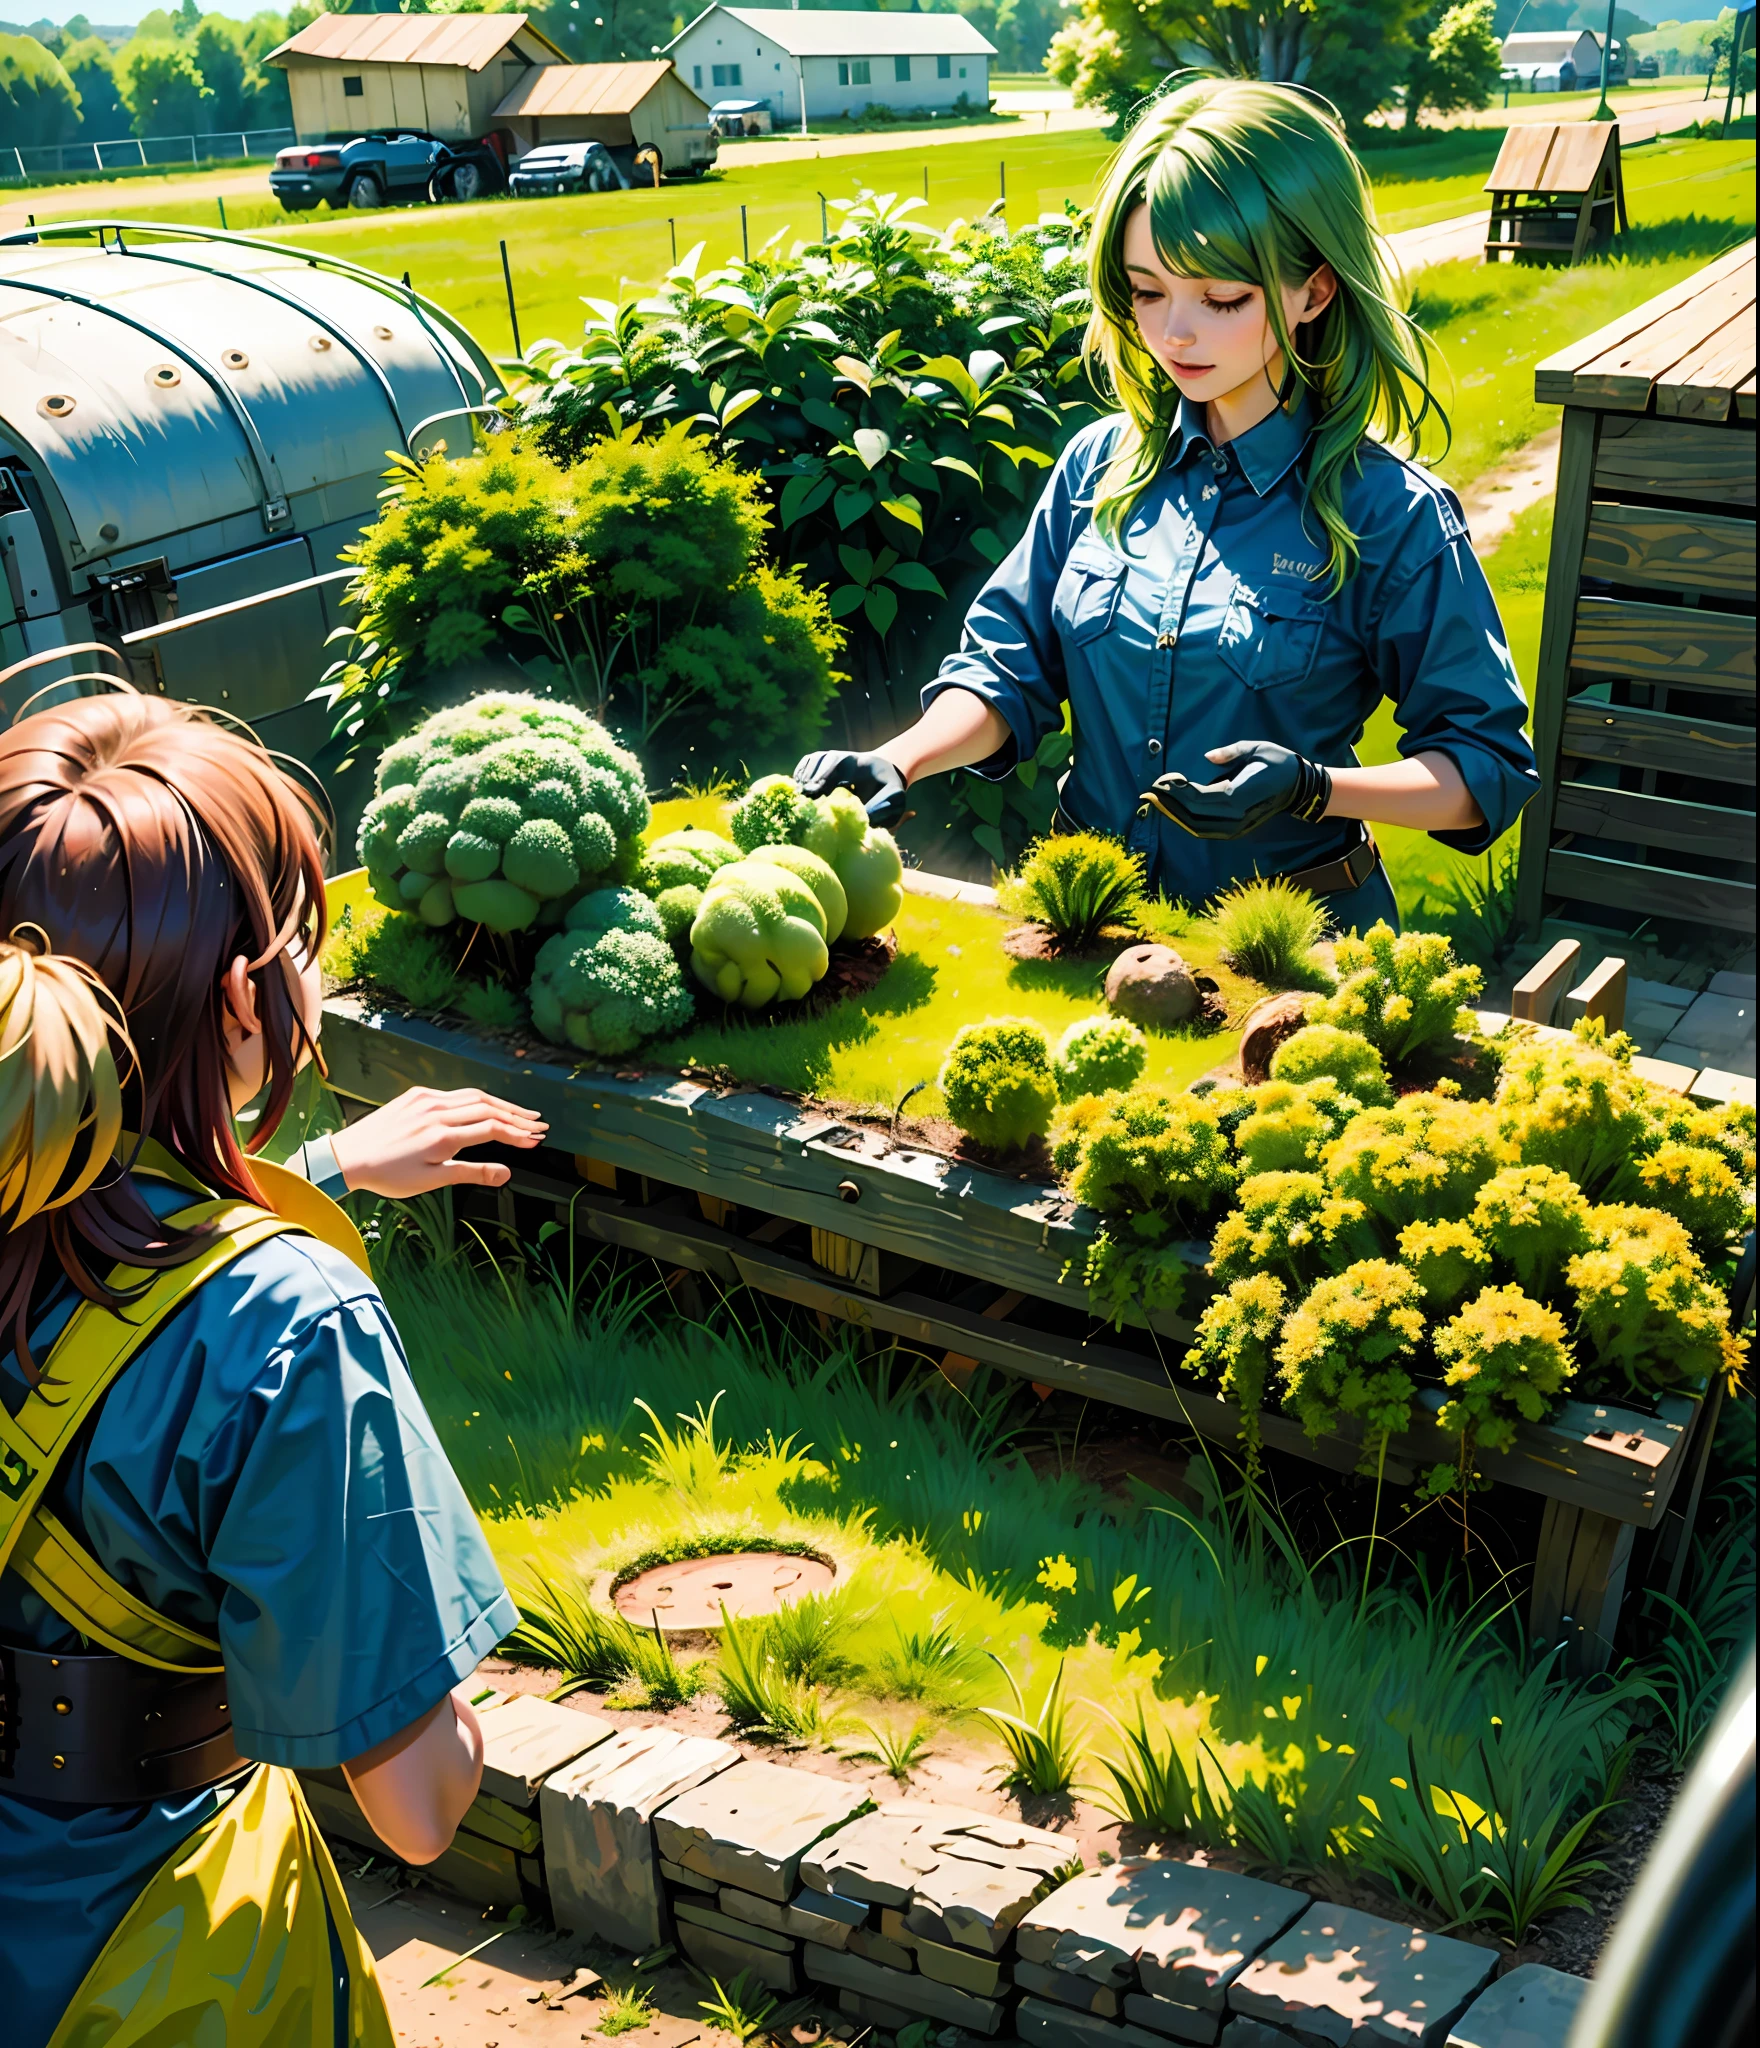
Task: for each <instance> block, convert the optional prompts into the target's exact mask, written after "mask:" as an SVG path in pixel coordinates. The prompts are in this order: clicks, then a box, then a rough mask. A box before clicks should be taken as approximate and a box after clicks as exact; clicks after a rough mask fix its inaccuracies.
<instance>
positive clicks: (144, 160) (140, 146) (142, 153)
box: [134, 136, 147, 171]
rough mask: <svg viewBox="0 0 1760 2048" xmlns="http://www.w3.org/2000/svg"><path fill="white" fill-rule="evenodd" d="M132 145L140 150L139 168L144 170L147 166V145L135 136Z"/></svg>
mask: <svg viewBox="0 0 1760 2048" xmlns="http://www.w3.org/2000/svg"><path fill="white" fill-rule="evenodd" d="M134 146H135V148H136V149H137V150H138V151H139V152H140V159H141V169H142V170H143V171H144V170H145V169H146V167H147V145H146V144H145V143H144V142H142V141H141V139H140V138H139V136H137V137H136V138H135V145H134Z"/></svg>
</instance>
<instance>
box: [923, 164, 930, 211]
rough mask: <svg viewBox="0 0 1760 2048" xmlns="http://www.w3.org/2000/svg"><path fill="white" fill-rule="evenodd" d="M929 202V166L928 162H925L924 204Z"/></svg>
mask: <svg viewBox="0 0 1760 2048" xmlns="http://www.w3.org/2000/svg"><path fill="white" fill-rule="evenodd" d="M928 203H929V166H928V165H927V164H925V165H924V166H923V204H924V205H925V206H927V205H928Z"/></svg>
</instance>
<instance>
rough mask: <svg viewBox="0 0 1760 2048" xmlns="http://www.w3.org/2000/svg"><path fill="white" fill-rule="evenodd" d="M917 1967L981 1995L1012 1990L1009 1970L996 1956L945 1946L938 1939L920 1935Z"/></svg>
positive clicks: (936, 1980)
mask: <svg viewBox="0 0 1760 2048" xmlns="http://www.w3.org/2000/svg"><path fill="white" fill-rule="evenodd" d="M913 1953H914V1954H915V1956H916V1958H917V1968H918V1969H919V1970H921V1971H922V1973H923V1975H924V1976H925V1977H929V1978H932V1979H933V1980H934V1981H935V1982H936V1983H937V1984H952V1985H954V1986H955V1987H956V1988H957V1989H959V1990H961V1991H971V1992H975V1993H976V1994H977V1996H978V1997H979V1998H995V1997H997V1996H998V1995H999V1994H1000V1993H1001V1992H1004V1991H1006V1990H1007V1989H1008V1986H1009V1976H1008V1971H1007V1970H1006V1969H1005V1968H1004V1967H1003V1965H1002V1964H1001V1962H999V1961H998V1959H997V1958H996V1957H995V1956H981V1955H979V1954H978V1952H977V1950H976V1949H970V1948H944V1947H943V1946H942V1945H941V1943H940V1942H938V1941H925V1940H924V1939H923V1938H922V1937H921V1936H920V1935H919V1936H918V1938H917V1941H916V1945H915V1948H914V1950H913Z"/></svg>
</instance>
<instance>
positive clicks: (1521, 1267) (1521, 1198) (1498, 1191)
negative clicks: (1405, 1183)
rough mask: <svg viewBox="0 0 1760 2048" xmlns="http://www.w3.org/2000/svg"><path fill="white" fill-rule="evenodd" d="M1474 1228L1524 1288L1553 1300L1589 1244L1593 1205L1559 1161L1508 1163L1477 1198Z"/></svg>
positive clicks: (1487, 1183)
mask: <svg viewBox="0 0 1760 2048" xmlns="http://www.w3.org/2000/svg"><path fill="white" fill-rule="evenodd" d="M1473 1227H1474V1228H1475V1229H1476V1230H1477V1231H1478V1233H1479V1236H1480V1238H1481V1239H1482V1240H1483V1241H1484V1244H1485V1246H1486V1249H1487V1250H1488V1251H1489V1252H1490V1253H1491V1254H1492V1256H1493V1257H1494V1258H1495V1259H1496V1260H1497V1261H1498V1262H1499V1264H1501V1265H1502V1266H1504V1267H1505V1268H1506V1269H1507V1270H1508V1271H1509V1272H1510V1273H1511V1274H1513V1275H1514V1278H1515V1283H1516V1285H1517V1286H1518V1287H1520V1288H1521V1289H1523V1291H1524V1292H1526V1293H1528V1294H1531V1295H1534V1296H1535V1297H1537V1298H1538V1299H1539V1300H1541V1301H1550V1300H1552V1299H1553V1297H1554V1296H1555V1295H1556V1294H1557V1293H1558V1292H1559V1290H1560V1289H1561V1288H1562V1286H1563V1284H1564V1275H1565V1268H1566V1267H1567V1266H1568V1265H1569V1264H1570V1262H1571V1260H1572V1259H1574V1258H1576V1257H1577V1255H1578V1254H1579V1253H1580V1252H1585V1251H1587V1250H1588V1249H1589V1245H1590V1243H1591V1240H1592V1232H1591V1229H1590V1224H1589V1205H1588V1203H1587V1202H1586V1201H1584V1199H1583V1192H1582V1190H1581V1188H1579V1187H1578V1186H1577V1184H1576V1182H1575V1181H1573V1180H1571V1179H1570V1178H1569V1176H1568V1175H1566V1174H1562V1173H1560V1172H1559V1171H1558V1169H1557V1168H1556V1167H1554V1166H1506V1167H1504V1168H1503V1169H1502V1170H1501V1171H1500V1172H1497V1173H1494V1174H1493V1175H1492V1176H1491V1178H1490V1179H1489V1180H1488V1181H1487V1182H1486V1183H1485V1185H1484V1186H1483V1187H1482V1188H1481V1189H1480V1190H1479V1192H1478V1194H1477V1196H1476V1197H1475V1198H1474V1201H1473Z"/></svg>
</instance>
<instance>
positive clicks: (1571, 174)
mask: <svg viewBox="0 0 1760 2048" xmlns="http://www.w3.org/2000/svg"><path fill="white" fill-rule="evenodd" d="M1507 139H1508V136H1507V135H1506V136H1505V140H1506V141H1507ZM1618 148H1619V128H1618V126H1617V124H1614V123H1609V122H1600V121H1561V122H1559V124H1558V125H1557V127H1556V128H1554V130H1553V140H1552V147H1551V149H1550V150H1548V151H1547V153H1546V160H1545V162H1544V164H1543V165H1542V167H1541V171H1540V175H1539V177H1538V178H1537V179H1536V180H1535V181H1534V190H1535V191H1537V192H1551V193H1557V194H1561V195H1562V194H1565V193H1585V194H1587V193H1589V192H1592V191H1594V189H1595V185H1596V182H1597V181H1598V179H1599V178H1600V176H1601V173H1602V169H1603V167H1604V166H1605V164H1606V162H1607V155H1608V152H1609V150H1615V151H1617V150H1618Z"/></svg>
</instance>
